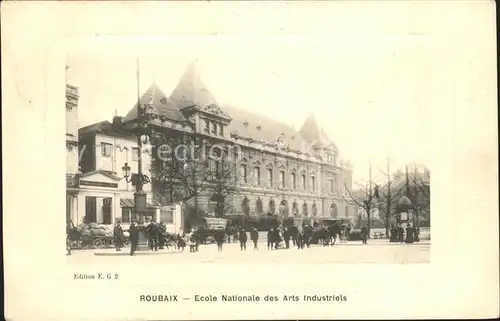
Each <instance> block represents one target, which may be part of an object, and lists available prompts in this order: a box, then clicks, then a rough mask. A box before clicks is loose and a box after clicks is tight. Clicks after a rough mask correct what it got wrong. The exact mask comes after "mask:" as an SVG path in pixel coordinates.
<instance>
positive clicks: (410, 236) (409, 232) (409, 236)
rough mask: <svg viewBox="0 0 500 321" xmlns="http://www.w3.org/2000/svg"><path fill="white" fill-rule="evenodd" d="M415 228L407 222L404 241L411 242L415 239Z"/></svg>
mask: <svg viewBox="0 0 500 321" xmlns="http://www.w3.org/2000/svg"><path fill="white" fill-rule="evenodd" d="M414 237H415V228H414V227H413V226H412V225H411V224H408V227H407V228H406V240H405V242H406V243H413V242H414V241H415V239H414Z"/></svg>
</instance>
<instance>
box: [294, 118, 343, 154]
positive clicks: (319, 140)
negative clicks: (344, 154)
mask: <svg viewBox="0 0 500 321" xmlns="http://www.w3.org/2000/svg"><path fill="white" fill-rule="evenodd" d="M300 133H301V135H302V137H304V139H306V140H307V141H308V142H310V143H311V144H312V145H313V146H318V147H327V146H332V147H335V148H336V146H335V145H334V144H333V143H332V141H331V140H330V138H329V137H328V135H327V134H326V133H325V131H324V130H323V129H321V128H320V127H319V125H318V122H317V121H316V117H315V115H314V113H311V114H310V115H309V117H307V119H306V121H305V122H304V124H303V125H302V127H301V128H300Z"/></svg>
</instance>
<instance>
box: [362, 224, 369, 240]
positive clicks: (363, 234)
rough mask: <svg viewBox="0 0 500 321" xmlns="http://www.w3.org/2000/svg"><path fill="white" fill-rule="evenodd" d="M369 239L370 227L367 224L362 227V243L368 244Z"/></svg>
mask: <svg viewBox="0 0 500 321" xmlns="http://www.w3.org/2000/svg"><path fill="white" fill-rule="evenodd" d="M367 240H368V229H367V228H366V226H363V227H362V228H361V243H362V244H368V242H367Z"/></svg>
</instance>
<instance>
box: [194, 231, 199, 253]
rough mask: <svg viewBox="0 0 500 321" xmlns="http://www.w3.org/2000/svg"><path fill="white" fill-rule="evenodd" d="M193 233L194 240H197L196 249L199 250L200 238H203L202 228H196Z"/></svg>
mask: <svg viewBox="0 0 500 321" xmlns="http://www.w3.org/2000/svg"><path fill="white" fill-rule="evenodd" d="M193 235H194V242H195V246H194V251H195V252H198V247H199V246H200V238H201V232H200V230H199V229H197V228H194V230H193Z"/></svg>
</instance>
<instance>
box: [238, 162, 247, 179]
mask: <svg viewBox="0 0 500 321" xmlns="http://www.w3.org/2000/svg"><path fill="white" fill-rule="evenodd" d="M240 181H241V182H242V183H246V182H247V165H240Z"/></svg>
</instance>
